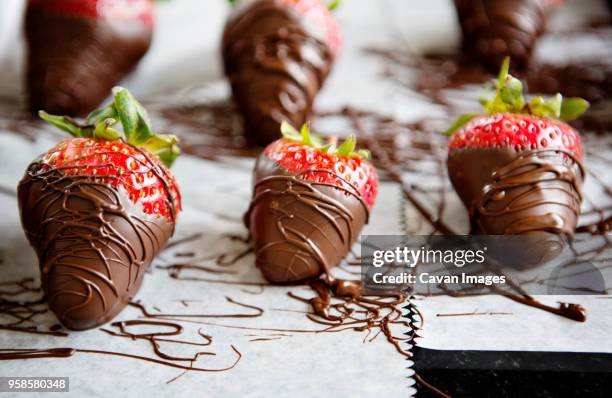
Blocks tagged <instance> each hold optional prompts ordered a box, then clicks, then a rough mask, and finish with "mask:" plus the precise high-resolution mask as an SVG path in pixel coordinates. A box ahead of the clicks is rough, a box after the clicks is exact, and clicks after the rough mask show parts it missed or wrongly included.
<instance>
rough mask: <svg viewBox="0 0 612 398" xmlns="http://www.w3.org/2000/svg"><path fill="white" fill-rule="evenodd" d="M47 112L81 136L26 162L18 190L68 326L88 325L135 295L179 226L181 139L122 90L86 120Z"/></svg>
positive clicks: (54, 302)
mask: <svg viewBox="0 0 612 398" xmlns="http://www.w3.org/2000/svg"><path fill="white" fill-rule="evenodd" d="M40 116H41V117H42V118H43V119H44V120H46V121H47V122H49V123H50V124H52V125H54V126H56V127H59V128H60V129H62V130H64V131H66V132H68V133H70V134H71V135H72V136H73V138H70V139H67V140H65V141H63V142H61V143H60V144H58V145H57V146H55V147H54V148H52V149H50V150H49V151H48V152H46V153H45V154H43V155H42V156H40V157H39V158H38V159H36V160H35V161H34V162H33V163H31V164H30V166H29V167H28V169H27V171H26V173H25V175H24V177H23V179H22V180H21V182H20V183H19V187H18V198H19V208H20V212H21V222H22V226H23V229H24V231H25V234H26V237H27V239H28V241H29V242H30V244H31V245H32V246H33V247H34V249H35V250H36V253H37V255H38V260H39V265H40V271H41V279H42V286H43V288H44V291H45V295H46V297H47V300H48V303H49V307H50V308H51V310H52V311H53V312H54V313H55V314H56V315H57V317H58V319H59V320H60V322H61V323H62V324H63V325H64V326H66V327H67V328H69V329H74V330H82V329H89V328H93V327H96V326H99V325H101V324H103V323H105V322H108V321H110V320H111V319H112V318H113V317H114V316H115V315H117V314H118V313H119V312H120V311H121V310H122V309H123V308H124V307H125V306H126V305H127V303H128V302H129V301H130V300H131V299H132V298H133V297H134V295H135V294H136V293H137V292H138V290H139V288H140V285H141V283H142V280H143V276H144V274H145V272H146V271H147V269H148V268H149V265H150V264H151V261H152V260H153V259H154V258H155V256H156V255H157V253H158V252H159V251H160V250H161V249H162V248H163V247H164V246H165V244H166V242H167V241H168V239H169V238H170V236H171V235H172V233H173V231H174V226H175V223H176V219H177V216H178V214H179V212H180V210H181V198H180V193H179V189H178V186H177V183H176V181H175V179H174V177H173V175H172V173H171V172H170V171H169V170H168V167H169V166H170V165H171V164H172V162H173V161H174V159H175V158H176V156H177V155H178V153H179V149H178V147H177V146H176V144H177V142H178V141H177V138H176V137H175V136H172V135H156V134H153V133H152V131H151V128H150V126H149V122H148V117H147V115H146V112H145V111H144V109H143V108H142V106H141V105H140V104H139V103H138V102H137V101H136V100H135V99H134V98H133V97H132V95H131V94H130V93H129V92H128V91H127V90H125V89H122V88H116V89H114V101H113V103H111V104H110V105H108V106H107V107H104V108H102V109H100V110H98V111H95V112H93V113H92V114H90V115H89V116H88V118H87V120H86V122H85V123H83V124H79V123H77V122H76V121H75V120H74V119H72V118H69V117H61V116H51V115H49V114H47V113H45V112H41V113H40ZM118 122H120V123H121V125H122V127H123V136H122V134H121V133H120V131H118V130H116V129H115V128H114V126H115V125H116V124H117V123H118Z"/></svg>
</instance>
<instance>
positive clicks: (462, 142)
mask: <svg viewBox="0 0 612 398" xmlns="http://www.w3.org/2000/svg"><path fill="white" fill-rule="evenodd" d="M504 146H508V147H512V148H514V149H515V150H516V151H517V152H520V151H523V150H533V149H559V150H564V151H567V152H569V153H571V154H573V155H574V156H575V157H576V158H577V159H579V160H582V158H583V148H582V143H581V141H580V136H579V135H578V133H577V132H576V131H575V130H574V129H573V128H572V127H570V126H569V125H568V124H566V123H564V122H562V121H559V120H554V119H548V118H543V117H538V116H532V115H524V114H512V113H504V114H495V115H491V116H482V117H478V118H475V119H473V120H472V121H471V122H469V123H468V124H467V125H466V126H465V127H464V128H463V129H461V130H460V131H458V132H457V133H455V134H454V135H453V136H452V137H451V140H450V142H449V149H450V150H451V151H453V150H456V149H462V148H491V147H504Z"/></svg>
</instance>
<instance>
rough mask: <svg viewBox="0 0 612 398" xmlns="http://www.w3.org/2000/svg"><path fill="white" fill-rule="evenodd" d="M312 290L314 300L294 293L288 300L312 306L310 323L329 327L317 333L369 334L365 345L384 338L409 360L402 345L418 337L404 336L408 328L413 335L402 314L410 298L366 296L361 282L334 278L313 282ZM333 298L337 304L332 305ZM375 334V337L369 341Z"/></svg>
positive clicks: (408, 321)
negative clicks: (292, 299)
mask: <svg viewBox="0 0 612 398" xmlns="http://www.w3.org/2000/svg"><path fill="white" fill-rule="evenodd" d="M310 287H311V288H312V289H313V290H314V292H315V293H316V296H315V297H313V298H311V299H305V298H302V297H300V296H298V295H296V294H294V293H292V292H289V293H288V294H289V297H292V298H294V299H296V300H300V301H302V302H304V303H307V304H309V305H310V306H311V308H312V310H313V312H314V314H308V315H306V316H307V317H308V319H310V320H311V321H312V322H315V323H317V324H320V325H324V326H326V328H325V329H323V330H321V331H319V332H318V333H321V332H326V333H338V332H342V331H345V330H352V331H355V332H367V334H366V336H365V337H364V343H365V342H366V341H370V342H371V341H373V340H374V339H376V338H377V337H378V336H379V335H380V334H383V335H384V336H385V337H386V339H387V342H388V343H389V344H391V345H393V346H394V347H395V349H396V351H397V352H398V353H399V354H401V355H403V356H405V357H407V358H410V356H411V354H410V352H409V351H407V350H406V349H404V348H402V344H403V343H406V344H407V343H409V342H410V341H412V339H413V338H414V337H415V336H416V335H415V334H414V333H411V334H406V333H405V330H406V329H405V328H409V330H411V331H412V332H414V327H413V326H412V325H411V321H410V320H407V319H406V318H405V317H404V316H403V311H402V307H403V306H405V304H406V300H407V299H408V296H407V295H405V294H398V295H396V296H389V297H381V296H373V297H372V296H365V295H364V294H363V286H362V284H361V282H360V281H351V280H344V279H335V278H327V279H324V280H319V279H317V280H312V281H310ZM332 298H334V299H335V300H334V301H335V303H332ZM392 325H399V326H400V327H402V334H401V335H397V334H396V333H395V332H394V330H393V329H392ZM372 332H375V334H374V336H373V337H370V335H371V334H372ZM406 336H407V337H406Z"/></svg>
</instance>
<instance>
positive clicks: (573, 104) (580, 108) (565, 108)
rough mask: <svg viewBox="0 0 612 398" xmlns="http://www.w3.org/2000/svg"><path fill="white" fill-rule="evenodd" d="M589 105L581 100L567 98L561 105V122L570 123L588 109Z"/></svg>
mask: <svg viewBox="0 0 612 398" xmlns="http://www.w3.org/2000/svg"><path fill="white" fill-rule="evenodd" d="M589 106H590V104H589V103H588V102H587V101H585V100H583V99H582V98H567V99H566V100H564V101H563V103H562V104H561V110H560V117H561V120H565V121H566V122H571V121H572V120H576V119H577V118H578V117H580V115H582V114H583V113H584V112H586V111H587V110H588V109H589Z"/></svg>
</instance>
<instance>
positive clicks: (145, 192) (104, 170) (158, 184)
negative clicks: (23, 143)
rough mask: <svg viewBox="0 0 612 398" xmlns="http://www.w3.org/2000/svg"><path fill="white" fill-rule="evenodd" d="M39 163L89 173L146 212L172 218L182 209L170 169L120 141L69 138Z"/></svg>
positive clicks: (67, 171) (73, 173) (67, 172)
mask: <svg viewBox="0 0 612 398" xmlns="http://www.w3.org/2000/svg"><path fill="white" fill-rule="evenodd" d="M42 163H43V164H45V165H47V167H48V169H52V168H55V169H58V170H61V171H62V172H63V173H64V174H66V175H85V176H92V177H94V178H95V180H96V181H100V182H104V183H107V184H109V185H111V186H112V187H114V188H119V187H121V188H123V189H125V191H126V193H127V195H128V197H129V199H130V201H132V202H133V203H136V204H139V205H141V206H142V210H143V211H144V213H145V214H149V215H155V216H161V217H165V218H167V219H169V220H173V219H174V217H175V216H176V214H174V210H175V211H177V212H178V211H179V210H180V209H181V197H180V194H179V191H178V186H177V183H176V181H175V179H174V176H173V175H172V172H171V171H170V170H168V169H167V168H166V167H165V166H163V165H162V164H161V162H160V161H159V159H158V158H157V157H156V156H154V155H151V154H147V152H145V151H144V150H141V149H137V148H135V147H133V146H131V145H128V144H125V143H122V142H117V141H107V140H100V139H93V138H72V139H68V140H66V141H64V142H62V143H60V144H58V145H57V146H56V147H54V148H53V149H51V150H50V151H49V152H47V154H46V155H44V156H43V158H42ZM166 184H167V185H166ZM168 191H169V192H168ZM172 207H174V210H173V208H172Z"/></svg>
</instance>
